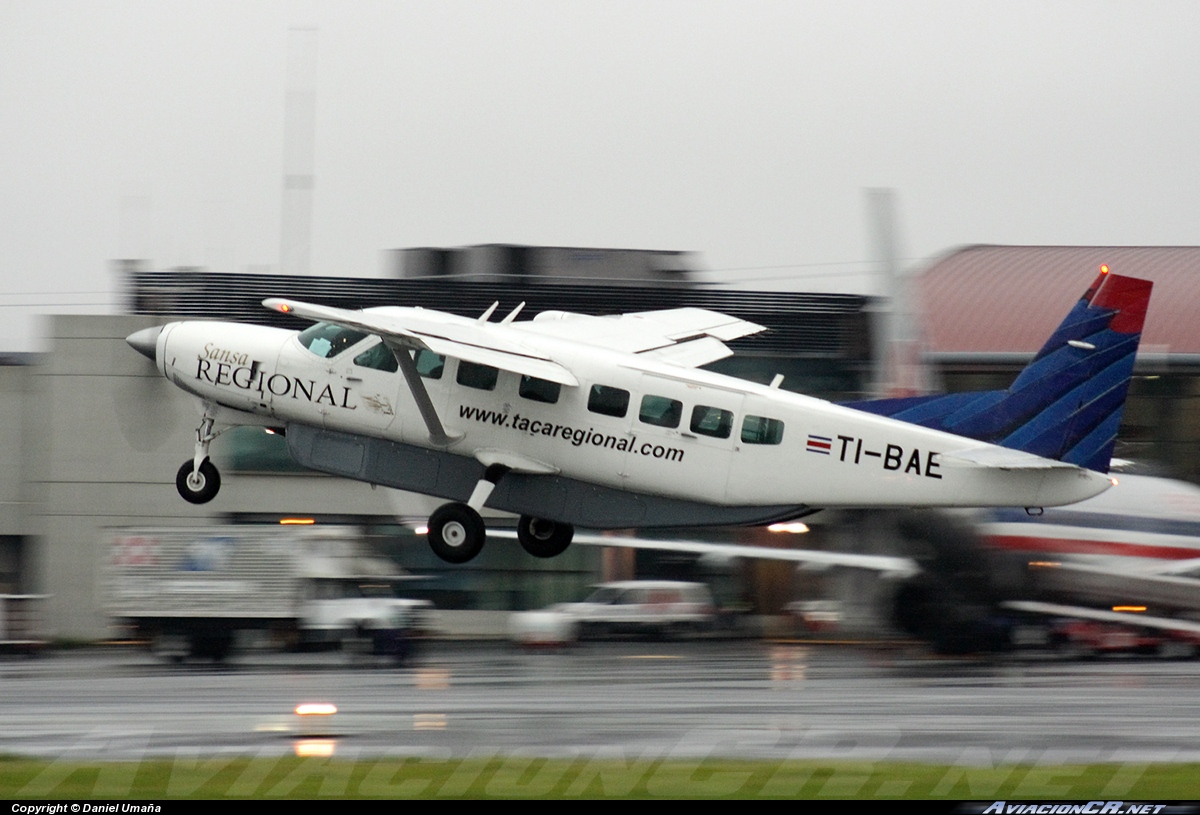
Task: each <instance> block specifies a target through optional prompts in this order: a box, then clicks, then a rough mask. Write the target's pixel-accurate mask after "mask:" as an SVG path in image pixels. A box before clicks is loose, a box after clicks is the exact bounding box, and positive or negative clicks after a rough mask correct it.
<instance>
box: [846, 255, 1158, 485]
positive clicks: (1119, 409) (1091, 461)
mask: <svg viewBox="0 0 1200 815" xmlns="http://www.w3.org/2000/svg"><path fill="white" fill-rule="evenodd" d="M1152 287H1153V284H1152V283H1151V282H1150V281H1149V280H1141V279H1139V278H1135V277H1124V276H1122V275H1116V274H1109V273H1107V272H1102V273H1101V274H1100V276H1099V277H1097V278H1096V280H1095V281H1094V282H1093V283H1092V285H1091V286H1090V287H1089V288H1088V290H1087V291H1086V292H1085V293H1084V295H1083V297H1082V298H1080V300H1079V301H1078V302H1077V303H1076V304H1075V306H1074V307H1073V308H1072V309H1071V311H1070V313H1068V314H1067V316H1066V319H1064V320H1063V321H1062V323H1061V324H1060V325H1059V326H1058V328H1057V329H1055V331H1054V333H1053V334H1051V335H1050V339H1048V340H1047V341H1046V344H1045V345H1044V346H1042V349H1041V350H1040V351H1039V352H1038V353H1037V356H1035V357H1034V359H1033V361H1032V362H1030V363H1029V365H1028V366H1027V367H1026V368H1025V369H1024V370H1023V371H1021V373H1020V375H1019V376H1018V377H1017V379H1016V381H1014V382H1013V384H1012V386H1011V387H1009V388H1008V389H1007V390H997V391H981V392H976V393H952V394H945V395H940V396H915V397H910V398H904V399H876V400H869V401H858V402H843V403H842V404H843V405H845V406H846V407H852V408H856V409H858V410H864V411H867V412H869V413H875V414H878V415H880V416H889V417H891V418H893V419H900V420H903V421H906V422H912V423H913V424H918V425H922V426H923V427H931V428H934V429H936V430H945V431H946V432H948V433H955V434H957V435H960V436H966V437H968V438H973V439H978V440H980V441H986V442H990V443H992V444H998V445H1001V446H1002V447H1009V448H1012V449H1014V450H1022V451H1024V452H1027V453H1033V454H1034V455H1039V456H1043V457H1045V458H1052V459H1057V460H1059V461H1065V462H1067V463H1069V464H1076V465H1078V466H1080V467H1086V468H1087V469H1089V470H1096V471H1098V472H1102V473H1106V472H1108V467H1109V462H1110V460H1111V458H1112V451H1113V445H1114V444H1115V443H1116V438H1117V429H1118V428H1119V427H1120V424H1121V415H1122V413H1123V412H1124V409H1125V397H1126V395H1127V393H1128V392H1129V381H1130V379H1131V378H1132V376H1133V363H1134V358H1135V356H1136V355H1137V348H1138V341H1139V340H1140V339H1141V336H1142V326H1143V325H1144V323H1145V319H1146V308H1147V305H1148V304H1149V302H1150V290H1151V288H1152Z"/></svg>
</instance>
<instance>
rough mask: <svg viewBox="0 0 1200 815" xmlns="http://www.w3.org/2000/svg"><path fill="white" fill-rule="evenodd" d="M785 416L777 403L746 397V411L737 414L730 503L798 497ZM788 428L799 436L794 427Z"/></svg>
mask: <svg viewBox="0 0 1200 815" xmlns="http://www.w3.org/2000/svg"><path fill="white" fill-rule="evenodd" d="M783 418H784V414H783V412H782V411H781V410H780V405H779V404H778V403H777V402H774V401H772V400H770V399H766V398H763V397H762V396H757V395H751V396H747V397H745V398H744V399H743V400H742V413H741V414H740V415H738V416H737V417H736V420H735V424H734V427H733V434H732V438H731V441H732V442H733V448H732V449H733V454H732V456H731V457H730V462H729V472H728V479H727V491H726V492H727V495H728V496H729V501H730V503H734V504H784V503H788V502H789V501H794V500H795V498H794V496H795V495H796V494H797V493H796V490H795V479H796V472H795V457H794V455H792V452H793V443H794V439H792V438H790V437H788V438H787V439H786V440H785V434H784V431H785V427H784V424H785V423H784V421H783ZM788 430H789V431H790V433H791V434H792V435H795V432H796V431H795V429H794V428H788ZM785 444H786V445H787V446H786V447H785V446H784V445H785ZM820 449H824V448H818V450H820Z"/></svg>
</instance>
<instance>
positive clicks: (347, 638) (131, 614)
mask: <svg viewBox="0 0 1200 815" xmlns="http://www.w3.org/2000/svg"><path fill="white" fill-rule="evenodd" d="M405 577H406V575H404V574H403V572H402V571H401V570H400V569H399V568H398V567H397V566H396V565H395V564H394V563H393V562H392V561H390V560H388V559H386V558H383V557H380V556H378V555H376V554H375V553H373V552H372V551H371V550H370V548H369V547H368V546H367V544H366V542H365V541H364V540H363V538H362V536H361V534H360V533H359V531H358V530H357V529H354V528H350V527H335V526H309V527H288V526H268V525H265V524H264V525H228V526H213V527H203V528H162V529H128V528H123V529H114V530H110V535H109V541H108V562H107V568H106V580H105V583H106V587H105V588H106V590H105V596H106V607H107V612H108V615H109V618H110V620H111V621H112V622H113V624H114V625H115V626H117V627H118V628H119V629H123V630H124V631H125V632H126V633H127V634H128V635H129V636H131V637H133V638H134V639H136V640H138V641H141V642H145V643H147V644H148V645H149V646H150V648H151V650H152V651H153V652H154V653H155V654H156V655H157V656H159V657H162V658H164V659H168V660H171V661H174V662H180V661H182V660H184V659H185V658H189V657H191V658H200V659H210V660H214V661H220V660H223V659H225V658H226V657H227V656H228V655H229V654H230V653H231V651H232V650H233V649H234V647H235V645H237V644H238V643H245V642H248V641H250V640H257V641H259V642H262V641H264V640H266V641H267V642H269V643H272V644H275V645H279V646H284V647H291V648H322V647H341V648H342V649H343V650H346V651H347V652H349V653H353V654H374V655H379V656H387V657H391V658H392V659H394V660H395V661H397V662H401V663H402V662H404V661H406V660H407V659H408V658H409V657H410V656H411V655H412V653H413V650H414V647H415V645H416V642H417V641H418V640H419V639H420V638H422V637H423V636H424V635H426V634H427V633H428V632H429V629H430V622H431V617H430V615H431V609H432V604H431V603H429V602H428V601H426V600H411V599H403V598H400V597H397V596H395V588H396V586H397V585H399V583H400V581H403V580H404V579H405Z"/></svg>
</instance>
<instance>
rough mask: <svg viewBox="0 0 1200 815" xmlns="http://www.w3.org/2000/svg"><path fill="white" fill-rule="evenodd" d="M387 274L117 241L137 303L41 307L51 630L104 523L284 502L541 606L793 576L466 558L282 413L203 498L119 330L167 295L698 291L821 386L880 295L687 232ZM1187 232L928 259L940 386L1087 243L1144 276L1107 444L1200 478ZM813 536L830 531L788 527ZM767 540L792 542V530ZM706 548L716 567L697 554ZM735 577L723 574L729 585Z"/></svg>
mask: <svg viewBox="0 0 1200 815" xmlns="http://www.w3.org/2000/svg"><path fill="white" fill-rule="evenodd" d="M396 262H397V267H398V268H397V274H396V276H394V277H391V278H380V279H362V278H321V277H284V276H269V275H227V274H209V273H206V272H203V271H197V270H183V271H179V270H176V271H166V272H160V271H149V270H144V269H141V268H139V267H138V266H137V265H136V264H125V265H123V266H122V268H121V274H122V275H123V278H124V283H125V285H126V292H127V298H128V311H129V312H130V313H129V314H127V315H122V316H69V317H67V316H64V317H55V318H54V319H53V320H52V321H51V337H50V338H49V346H50V350H49V351H48V352H47V353H46V354H44V355H39V356H38V357H37V358H34V359H17V358H13V359H8V360H3V361H6V362H8V363H9V364H5V365H0V434H3V435H4V436H5V441H6V442H7V445H6V449H8V450H9V451H10V459H9V460H10V466H9V467H7V468H5V471H4V473H3V475H0V493H2V495H0V524H3V528H2V529H0V592H3V591H8V592H13V591H26V592H44V593H46V594H49V595H51V596H52V597H51V599H50V601H49V615H50V616H49V620H48V622H49V624H50V626H51V628H52V629H53V630H54V631H55V632H56V633H57V634H58V635H59V636H63V637H72V638H96V637H104V636H111V635H112V634H113V633H114V632H113V631H112V630H111V628H110V626H109V625H108V622H107V620H106V618H105V615H104V610H103V592H104V588H103V581H104V574H105V566H106V563H105V557H106V541H107V537H108V535H109V534H110V533H111V530H113V529H121V528H128V527H150V526H210V525H219V524H227V523H239V524H246V523H256V524H275V525H277V524H279V521H280V520H281V519H283V518H293V517H302V518H311V519H313V520H315V521H317V522H318V523H340V524H351V525H355V526H358V527H360V528H362V529H363V530H364V532H365V534H366V535H368V536H369V537H370V538H371V539H372V540H373V541H374V542H376V543H377V544H378V545H379V547H380V548H381V549H382V550H383V551H385V552H386V553H388V554H389V555H391V556H392V557H393V558H394V559H396V560H397V561H398V562H399V563H400V564H401V565H402V566H404V567H405V568H407V569H409V570H411V571H413V572H414V573H419V574H423V575H427V576H428V577H429V580H428V581H427V582H425V583H422V584H420V585H417V584H414V591H415V592H417V593H420V594H422V595H423V596H427V597H428V598H430V599H432V600H433V601H434V602H435V604H436V605H437V606H438V607H439V608H444V609H456V608H458V609H484V610H488V609H490V610H497V611H502V610H508V609H519V608H534V607H539V606H542V605H545V604H548V603H550V602H555V601H560V600H565V599H575V598H578V597H579V596H580V595H581V594H582V593H583V592H584V590H585V589H586V587H587V586H588V585H590V584H592V583H595V582H598V581H600V580H602V579H615V578H621V577H632V576H634V574H635V573H636V574H637V575H638V576H647V574H648V573H659V574H671V575H676V576H683V575H691V576H704V577H706V578H707V577H714V578H715V579H718V580H723V581H726V583H727V584H728V585H727V591H728V592H729V594H727V595H726V597H725V598H723V599H725V600H727V601H728V600H731V599H733V600H737V599H745V598H749V600H750V601H751V602H755V603H759V604H761V605H762V606H763V607H764V608H767V609H772V608H773V609H778V607H779V605H781V603H782V602H784V601H786V600H787V599H790V597H789V595H790V593H791V591H792V577H793V572H792V570H791V569H790V567H783V568H781V567H779V566H778V564H769V565H768V564H760V565H744V564H743V565H740V566H736V567H731V566H730V565H729V564H724V565H718V566H711V565H706V564H703V563H697V559H696V558H694V557H692V558H682V559H681V558H675V559H672V558H671V557H663V558H657V559H656V558H653V557H648V556H643V555H638V556H636V557H635V556H634V555H633V554H632V553H631V552H629V551H627V550H598V549H589V548H586V547H572V548H571V549H568V551H567V552H566V553H565V554H564V555H562V556H560V557H558V558H555V559H552V560H548V561H541V560H537V559H534V558H531V557H528V556H526V555H525V553H524V552H523V551H522V550H520V548H519V547H517V546H516V545H507V543H508V542H499V543H490V544H489V545H488V546H487V547H485V549H484V552H483V554H482V555H481V556H480V557H479V558H477V559H476V560H475V561H473V562H472V563H470V564H468V565H467V566H449V565H448V564H445V563H442V562H441V561H438V560H437V559H436V558H434V556H433V555H432V554H431V553H430V552H429V550H428V547H427V546H426V545H425V543H424V541H423V539H421V538H420V537H419V536H418V535H416V534H415V533H414V531H413V530H414V528H415V527H416V526H418V525H419V524H420V523H423V522H424V520H425V519H426V518H427V517H428V515H429V513H430V512H431V511H432V510H433V509H434V508H435V507H436V506H437V505H438V504H439V503H440V501H439V499H434V498H426V497H423V496H418V495H410V494H401V493H397V492H395V491H393V490H389V489H385V488H379V489H372V487H371V486H370V485H368V484H364V483H359V482H354V481H348V480H344V479H338V478H334V477H330V476H326V475H321V474H316V473H311V472H308V471H304V470H301V469H300V468H298V467H297V466H296V465H295V464H294V463H292V462H291V460H290V458H289V457H288V455H287V452H286V448H285V447H284V446H283V444H282V443H281V441H280V439H279V438H278V437H272V436H269V435H267V434H265V433H263V431H262V430H261V429H260V428H239V429H237V430H234V431H231V432H229V433H226V434H224V435H223V436H221V437H220V438H219V439H218V440H217V441H215V442H214V444H213V448H212V449H213V457H214V459H215V460H216V462H217V464H218V466H219V467H220V468H221V471H222V475H223V482H224V483H223V487H222V490H221V493H220V494H219V495H218V497H217V498H216V499H215V500H214V501H213V502H212V503H210V504H206V505H203V506H193V505H191V504H188V503H186V502H184V501H183V500H181V499H180V498H179V496H178V494H177V493H176V491H175V485H174V476H175V472H176V470H177V469H178V468H179V466H180V464H181V462H183V461H184V460H185V459H187V458H190V456H191V454H192V447H193V440H194V431H195V427H196V425H197V424H198V421H199V411H198V409H197V407H196V405H195V404H193V403H194V401H195V400H194V399H193V398H191V397H189V396H188V395H187V394H185V393H183V392H182V391H180V390H179V389H178V388H176V387H174V386H173V385H171V383H169V382H167V381H166V380H164V379H163V378H161V376H159V375H158V373H157V371H155V370H154V368H153V366H151V365H150V364H149V363H148V362H147V360H146V359H145V358H144V357H142V356H140V355H139V354H137V353H136V352H134V351H133V350H132V349H130V348H129V347H128V346H127V345H126V343H125V337H126V336H127V335H129V334H130V333H132V332H134V331H136V330H139V329H141V328H145V327H148V326H152V325H159V324H162V323H164V322H167V321H170V320H174V319H213V320H239V321H247V322H256V323H262V324H274V325H280V326H286V327H290V328H296V329H300V328H303V327H304V325H305V323H303V322H302V321H299V320H296V319H295V318H292V317H288V316H286V315H282V314H278V313H275V312H270V311H267V310H265V309H263V308H262V306H261V305H260V303H261V301H262V300H263V299H264V298H267V297H274V296H281V297H289V298H293V299H297V300H303V301H310V302H319V303H324V304H328V305H334V306H340V307H351V308H363V307H370V306H378V305H396V304H403V305H420V306H423V307H426V308H431V309H439V310H443V311H448V312H452V313H456V314H460V315H464V316H478V315H479V314H481V313H483V311H484V310H485V309H487V308H488V307H489V306H490V305H491V304H492V303H493V302H497V301H498V302H499V303H500V308H499V310H500V311H506V310H511V309H512V308H513V307H515V306H516V305H517V304H518V303H520V302H524V303H526V305H525V312H524V313H525V314H535V313H537V312H539V311H543V310H551V309H558V310H565V311H574V312H581V313H587V314H614V313H622V312H628V311H647V310H653V309H664V308H676V307H681V306H698V307H702V308H708V309H712V310H715V311H721V312H725V313H728V314H730V315H732V316H735V317H739V318H742V319H746V320H750V321H752V322H756V323H759V324H761V325H764V326H767V327H768V328H769V329H770V330H769V331H767V332H764V333H762V334H759V335H754V336H750V337H746V338H743V339H741V340H736V341H733V342H732V343H730V345H731V347H732V348H733V350H734V351H735V356H733V357H731V358H729V359H726V360H722V361H720V362H718V363H715V364H713V365H712V366H711V367H712V368H713V369H714V370H717V371H719V372H722V373H728V374H730V375H733V376H739V377H743V378H747V379H751V380H754V381H759V382H768V381H770V380H771V379H772V378H773V377H774V376H775V375H776V374H783V375H784V384H783V387H784V388H788V389H792V390H796V391H801V392H805V393H810V394H813V395H816V396H820V397H823V398H827V399H832V400H842V399H853V398H858V397H861V396H863V395H864V393H865V391H866V389H867V388H868V387H869V383H870V381H871V376H872V372H873V366H874V360H872V358H871V349H872V347H873V343H872V330H873V315H874V314H875V313H876V309H877V308H878V307H879V304H878V303H876V302H874V301H872V300H871V299H870V298H867V297H863V296H857V295H830V294H802V293H780V292H751V291H740V290H731V289H713V288H702V287H698V286H696V285H694V282H693V281H692V280H691V275H690V273H689V262H690V261H689V256H688V255H687V254H686V253H677V252H637V251H632V250H629V251H625V250H621V251H620V252H609V251H608V250H595V249H569V248H544V247H507V246H489V247H469V248H467V249H462V250H441V249H420V250H405V251H403V252H398V253H397V254H396ZM1194 262H1200V248H1192V247H1185V248H1128V247H1124V248H1091V247H986V246H985V247H969V248H966V249H962V250H958V251H955V252H951V253H949V254H947V255H946V256H945V257H943V258H941V259H940V260H938V261H937V262H935V263H934V264H933V265H932V266H930V267H929V268H928V269H926V270H925V271H924V273H923V274H922V276H921V277H920V280H919V284H918V292H919V295H920V299H921V301H922V303H923V306H924V313H925V317H926V322H925V326H926V334H927V347H928V359H929V360H930V361H931V362H933V363H934V364H935V365H936V367H937V370H938V372H939V374H940V377H941V379H942V381H943V384H944V386H945V387H946V388H947V389H950V390H977V389H984V388H992V387H997V386H1001V387H1003V386H1006V385H1007V384H1008V382H1009V381H1011V379H1012V377H1013V376H1014V375H1015V374H1016V372H1017V371H1018V370H1019V368H1020V367H1021V366H1022V365H1023V363H1024V361H1025V360H1027V359H1028V358H1029V357H1030V356H1032V354H1033V352H1034V351H1036V349H1037V347H1038V346H1039V345H1040V342H1041V341H1042V340H1044V339H1045V337H1047V336H1048V335H1049V333H1050V331H1051V330H1052V329H1053V327H1054V326H1055V325H1056V324H1057V323H1058V322H1059V321H1060V320H1061V318H1062V316H1063V315H1064V314H1065V313H1066V311H1067V309H1068V308H1069V307H1070V305H1071V304H1072V303H1073V301H1074V300H1075V299H1077V298H1078V296H1079V295H1080V294H1081V293H1082V292H1083V290H1084V288H1086V286H1087V284H1088V282H1090V279H1091V278H1092V277H1093V276H1094V275H1095V272H1096V269H1097V268H1098V267H1099V265H1100V264H1101V263H1107V264H1109V265H1110V266H1111V267H1112V268H1113V269H1114V270H1116V271H1119V272H1121V273H1122V274H1127V275H1132V276H1141V277H1147V278H1150V279H1152V280H1154V281H1155V282H1156V289H1155V293H1154V296H1153V298H1152V301H1151V307H1150V318H1149V320H1148V322H1147V328H1146V332H1145V335H1144V337H1143V353H1142V355H1141V361H1140V363H1139V369H1138V375H1139V378H1138V379H1137V380H1136V381H1135V384H1134V387H1133V390H1132V392H1131V397H1130V402H1129V406H1128V409H1127V412H1126V417H1125V424H1124V425H1123V427H1122V432H1121V441H1122V442H1123V445H1122V447H1121V448H1119V449H1118V455H1122V456H1126V457H1139V458H1150V459H1153V460H1154V461H1157V462H1159V463H1161V464H1163V465H1164V466H1165V467H1166V468H1167V469H1168V472H1170V473H1171V474H1174V475H1177V476H1181V477H1185V478H1190V479H1192V480H1200V456H1198V455H1197V453H1200V382H1198V377H1197V370H1198V367H1200V328H1197V326H1200V320H1197V319H1196V316H1197V315H1193V314H1191V311H1192V310H1196V309H1200V304H1197V303H1196V300H1195V298H1194V296H1191V295H1190V291H1192V290H1193V289H1192V287H1191V286H1190V285H1189V284H1190V277H1191V271H1190V268H1189V267H1190V265H1191V264H1192V263H1194ZM711 534H712V535H714V536H716V537H717V539H722V540H738V541H747V540H754V541H755V542H759V543H761V542H763V539H764V538H767V537H778V536H769V535H765V534H763V533H761V532H760V531H759V530H714V531H711ZM802 537H803V538H804V540H803V545H805V546H813V545H821V543H822V541H821V539H820V535H812V536H802ZM773 544H774V545H796V542H795V541H794V540H789V541H787V542H781V541H773ZM705 569H713V570H715V571H716V572H720V575H714V574H701V572H703V570H705ZM731 595H732V596H731Z"/></svg>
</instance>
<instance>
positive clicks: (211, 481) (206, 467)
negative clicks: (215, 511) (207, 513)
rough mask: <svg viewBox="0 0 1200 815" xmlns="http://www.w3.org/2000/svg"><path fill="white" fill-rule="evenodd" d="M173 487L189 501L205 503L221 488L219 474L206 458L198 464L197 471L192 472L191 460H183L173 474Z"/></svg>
mask: <svg viewBox="0 0 1200 815" xmlns="http://www.w3.org/2000/svg"><path fill="white" fill-rule="evenodd" d="M193 475H194V476H195V478H193ZM175 489H177V490H179V494H180V496H182V497H183V500H185V501H188V502H189V503H193V504H207V503H208V502H209V501H211V500H212V499H214V498H216V497H217V491H218V490H220V489H221V474H220V473H218V472H217V468H216V467H215V466H213V463H212V462H211V461H209V460H208V459H204V461H203V462H202V463H201V464H200V471H199V472H197V473H193V472H192V462H191V461H190V460H188V461H185V462H183V466H182V467H180V468H179V472H178V473H176V475H175Z"/></svg>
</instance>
